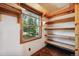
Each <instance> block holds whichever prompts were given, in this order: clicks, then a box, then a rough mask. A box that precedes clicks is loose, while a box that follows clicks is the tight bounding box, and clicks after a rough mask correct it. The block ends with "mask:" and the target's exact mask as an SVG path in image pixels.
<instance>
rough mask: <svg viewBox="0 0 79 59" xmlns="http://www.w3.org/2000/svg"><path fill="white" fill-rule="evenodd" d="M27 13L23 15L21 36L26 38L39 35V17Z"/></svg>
mask: <svg viewBox="0 0 79 59" xmlns="http://www.w3.org/2000/svg"><path fill="white" fill-rule="evenodd" d="M27 16H28V15H23V16H22V17H23V21H22V27H23V37H24V38H26V39H29V38H32V37H36V36H38V35H39V19H38V18H34V17H31V16H28V17H27Z"/></svg>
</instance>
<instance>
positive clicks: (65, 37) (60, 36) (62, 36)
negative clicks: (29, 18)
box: [45, 34, 75, 40]
mask: <svg viewBox="0 0 79 59" xmlns="http://www.w3.org/2000/svg"><path fill="white" fill-rule="evenodd" d="M45 36H46V37H51V38H53V37H56V38H64V39H72V40H75V37H73V36H65V35H56V34H53V35H49V34H47V35H45Z"/></svg>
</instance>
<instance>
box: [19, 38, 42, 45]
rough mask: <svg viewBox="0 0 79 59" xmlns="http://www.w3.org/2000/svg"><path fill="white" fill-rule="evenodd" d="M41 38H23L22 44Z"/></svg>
mask: <svg viewBox="0 0 79 59" xmlns="http://www.w3.org/2000/svg"><path fill="white" fill-rule="evenodd" d="M40 38H41V37H33V38H30V39H27V40H26V39H24V38H22V40H21V41H20V44H23V43H27V42H30V41H34V40H38V39H40Z"/></svg>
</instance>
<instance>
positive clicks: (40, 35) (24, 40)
mask: <svg viewBox="0 0 79 59" xmlns="http://www.w3.org/2000/svg"><path fill="white" fill-rule="evenodd" d="M32 13H33V12H32ZM22 14H24V13H22ZM25 15H27V16H31V17H34V16H32V15H28V14H25ZM39 17H40V19H39V20H40V24H39V28H40V30H39V37H33V38H29V39H30V40H26V39H25V38H23V29H22V27H21V41H20V43H26V42H30V41H33V40H37V39H40V38H41V37H42V21H41V20H42V17H41V16H39ZM34 18H36V17H34ZM21 26H22V24H21Z"/></svg>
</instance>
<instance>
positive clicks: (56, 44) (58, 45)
mask: <svg viewBox="0 0 79 59" xmlns="http://www.w3.org/2000/svg"><path fill="white" fill-rule="evenodd" d="M45 42H46V43H48V44H51V45H55V46H57V47H61V48H64V49H67V50H70V51H74V50H75V47H74V46H72V45H68V44H63V43H60V42H56V41H50V40H46V41H45Z"/></svg>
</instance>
